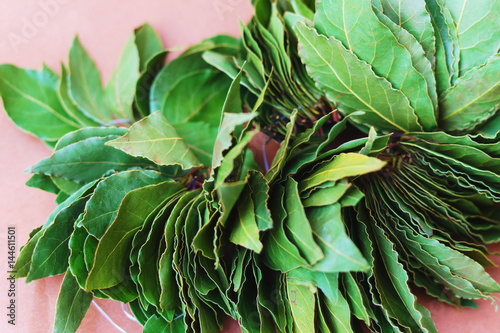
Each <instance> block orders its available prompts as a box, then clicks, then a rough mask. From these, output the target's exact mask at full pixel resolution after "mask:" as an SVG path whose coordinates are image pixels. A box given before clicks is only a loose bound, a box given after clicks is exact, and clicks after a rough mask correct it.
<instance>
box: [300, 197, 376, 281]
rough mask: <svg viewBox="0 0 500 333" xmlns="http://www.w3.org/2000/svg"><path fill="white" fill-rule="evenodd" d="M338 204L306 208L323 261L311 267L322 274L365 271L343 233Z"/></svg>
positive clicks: (356, 249) (360, 257)
mask: <svg viewBox="0 0 500 333" xmlns="http://www.w3.org/2000/svg"><path fill="white" fill-rule="evenodd" d="M340 208H341V207H340V205H339V204H333V205H329V206H324V207H313V208H309V209H308V210H307V211H306V213H307V218H308V220H309V222H310V223H311V228H312V231H313V234H314V239H315V240H316V243H317V244H318V245H319V247H320V248H321V250H322V251H323V253H324V258H323V259H322V260H320V261H319V262H318V263H316V264H315V265H313V266H312V267H311V269H312V270H315V271H321V272H330V273H335V272H348V271H366V270H367V269H368V268H369V265H368V263H367V261H366V259H365V258H364V257H363V255H362V254H361V252H360V251H359V250H358V248H357V246H356V245H355V244H354V242H353V241H352V240H351V239H350V238H349V236H348V235H347V232H346V230H345V225H344V222H343V221H342V215H341V213H340Z"/></svg>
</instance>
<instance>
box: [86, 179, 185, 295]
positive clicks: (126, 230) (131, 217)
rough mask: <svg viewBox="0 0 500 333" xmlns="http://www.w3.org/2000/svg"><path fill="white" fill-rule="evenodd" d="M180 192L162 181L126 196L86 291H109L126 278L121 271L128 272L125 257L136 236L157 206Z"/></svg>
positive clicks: (102, 244)
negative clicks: (107, 289)
mask: <svg viewBox="0 0 500 333" xmlns="http://www.w3.org/2000/svg"><path fill="white" fill-rule="evenodd" d="M183 189H184V187H183V186H182V185H179V184H177V183H174V182H164V183H160V184H157V185H149V186H145V187H141V188H138V189H135V190H132V191H130V192H129V193H127V194H126V195H125V197H124V198H123V200H122V202H121V204H120V208H119V210H118V213H117V215H116V218H115V220H114V221H113V223H112V224H111V225H110V226H109V228H108V229H107V230H106V232H105V234H104V235H103V236H102V238H101V240H100V242H99V246H98V247H97V251H96V259H95V261H94V266H93V267H92V270H91V271H90V274H89V276H88V278H87V282H86V288H87V290H93V289H105V288H110V287H112V286H114V285H116V284H118V283H119V282H121V281H122V280H123V279H124V278H125V277H126V275H125V273H124V272H126V271H127V269H128V266H127V263H128V254H129V251H130V248H131V245H132V238H133V237H134V235H135V233H136V232H137V231H138V230H139V228H140V227H141V226H142V225H143V223H144V220H145V219H146V218H147V217H148V215H149V214H150V213H151V212H152V211H153V210H154V209H155V208H156V206H157V205H159V204H160V203H161V202H162V201H163V200H164V199H165V198H166V197H168V196H171V195H173V194H175V193H176V192H180V191H182V190H183ZM120 273H121V274H120Z"/></svg>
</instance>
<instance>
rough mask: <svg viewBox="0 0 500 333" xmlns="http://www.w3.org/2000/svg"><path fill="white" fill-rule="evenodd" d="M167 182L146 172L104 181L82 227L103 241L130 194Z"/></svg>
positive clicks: (87, 210) (113, 176)
mask: <svg viewBox="0 0 500 333" xmlns="http://www.w3.org/2000/svg"><path fill="white" fill-rule="evenodd" d="M165 180H167V179H165V178H164V177H163V176H162V175H161V174H160V173H158V172H155V171H145V170H133V171H124V172H120V173H116V174H114V175H112V176H110V177H108V178H106V179H104V180H103V181H101V182H100V183H99V184H98V185H97V187H96V189H95V191H94V194H93V195H92V197H91V198H90V200H89V201H88V203H87V205H86V207H85V215H84V217H83V219H82V221H81V222H80V225H83V226H84V227H85V228H86V229H87V230H88V232H89V233H90V234H91V235H93V236H95V237H97V238H98V239H101V237H102V236H103V235H104V234H105V232H106V230H107V229H108V228H109V226H110V225H111V224H112V222H113V221H114V220H115V217H116V215H117V214H118V209H119V207H120V204H121V202H122V200H123V198H124V197H125V196H126V194H127V193H128V192H130V191H132V190H134V189H137V188H141V187H143V186H148V185H153V184H158V183H161V182H163V181H165Z"/></svg>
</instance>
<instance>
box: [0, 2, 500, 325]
mask: <svg viewBox="0 0 500 333" xmlns="http://www.w3.org/2000/svg"><path fill="white" fill-rule="evenodd" d="M251 14H252V8H251V6H250V0H186V1H176V0H154V1H153V0H150V1H117V0H108V1H96V0H87V1H83V0H39V1H34V0H23V1H17V2H14V1H5V0H4V1H0V63H13V64H15V65H17V66H20V67H27V68H33V69H39V68H41V66H42V63H43V62H45V63H46V64H47V65H48V66H49V67H51V68H52V69H54V70H56V71H57V72H58V71H59V63H60V61H65V62H67V54H68V51H69V48H70V46H71V42H72V40H73V37H74V35H75V34H78V35H79V36H80V40H81V41H82V43H83V45H84V46H85V47H86V48H87V50H88V51H89V53H90V55H91V56H92V57H93V58H94V59H95V61H96V63H97V65H98V67H99V68H100V70H101V72H102V75H103V80H104V82H107V80H109V77H110V76H111V72H112V71H113V69H114V68H115V66H116V64H117V62H118V58H119V55H120V53H121V50H122V48H123V47H124V45H125V43H126V41H127V39H128V37H129V35H130V34H131V33H132V30H133V29H134V28H135V27H137V26H139V25H141V24H142V23H144V22H149V23H150V24H152V25H153V27H154V28H155V29H156V30H157V31H158V32H159V34H160V35H161V37H162V39H163V42H164V44H165V46H166V47H168V48H170V47H174V46H178V45H182V46H188V45H190V44H192V43H196V42H198V41H200V40H201V39H202V38H205V37H209V36H211V35H214V34H216V33H227V34H232V35H238V34H239V29H238V19H239V18H241V19H242V20H243V21H247V20H248V19H249V18H250V16H251ZM30 25H31V26H30ZM30 28H31V30H30ZM0 104H1V103H0ZM49 155H50V149H49V148H47V147H46V146H45V145H44V144H43V143H42V142H40V141H38V140H37V139H36V138H34V137H32V136H31V135H29V134H26V133H23V132H22V131H21V130H19V129H18V128H16V127H15V126H14V125H13V123H12V122H11V121H10V120H9V119H8V117H7V116H6V114H5V112H4V110H3V107H1V106H0V156H1V160H0V277H1V278H0V309H1V310H0V328H1V329H3V332H5V331H6V332H23V333H24V332H34V333H38V332H40V333H44V332H51V331H52V325H53V324H52V322H53V318H54V311H55V303H56V299H57V295H58V292H59V286H60V283H61V281H62V276H57V277H53V278H47V279H43V280H39V281H34V282H32V283H31V284H30V285H27V284H26V283H25V281H24V279H22V280H19V281H17V285H16V326H12V325H9V324H8V323H7V320H8V317H7V316H6V314H7V309H6V307H7V306H8V302H9V298H8V296H7V293H8V289H9V287H8V283H7V282H8V281H7V280H6V277H7V270H8V269H7V266H6V265H7V227H8V226H15V227H16V239H17V248H18V249H19V247H20V246H21V245H23V244H24V242H25V241H26V240H27V237H28V233H29V232H30V231H31V229H33V228H35V227H36V226H38V225H40V224H42V223H43V222H44V221H45V219H46V217H47V216H48V215H49V213H50V212H51V211H52V209H53V208H54V207H55V203H54V196H53V195H51V194H47V193H45V192H43V191H40V190H36V189H32V188H29V187H27V186H25V185H24V183H25V182H26V181H27V180H28V178H29V175H27V174H24V172H23V171H24V170H26V169H27V168H28V167H29V166H31V165H33V164H35V163H36V162H37V161H39V160H40V159H42V158H45V157H48V156H49ZM492 249H493V250H496V251H499V252H500V246H499V245H496V246H493V247H492ZM493 260H494V261H495V262H496V263H497V264H500V260H499V258H493ZM488 271H489V272H490V273H492V275H493V277H494V278H495V279H496V280H497V281H500V269H498V268H493V269H488ZM420 294H422V293H421V292H420V293H419V295H420ZM496 299H497V300H498V302H499V303H500V297H499V296H498V295H496ZM420 300H421V303H422V304H423V305H425V306H426V307H428V308H429V309H430V311H431V314H432V318H433V319H434V320H435V321H436V324H437V327H438V330H439V332H442V333H451V332H453V333H460V332H464V333H465V332H500V313H495V311H494V307H493V306H492V305H491V304H490V303H489V302H484V301H482V302H479V303H480V310H472V309H462V310H457V309H455V308H453V307H450V306H447V305H444V304H441V303H439V302H437V301H434V300H432V299H430V298H427V297H422V298H421V299H420ZM97 303H98V304H99V306H101V307H102V308H103V310H104V311H105V312H106V313H107V314H108V315H109V316H110V317H111V318H112V319H113V320H114V321H115V322H116V324H118V325H119V326H120V327H121V328H122V329H123V330H125V331H126V332H129V333H134V332H140V331H141V326H140V325H138V324H137V323H134V322H133V321H131V320H130V319H128V318H127V317H126V316H125V315H124V314H123V311H122V307H121V305H120V303H117V302H113V301H103V300H97ZM78 332H80V333H86V332H89V333H90V332H92V333H94V332H108V333H112V332H119V331H118V330H117V329H116V328H115V327H113V326H112V325H111V324H110V323H109V322H108V321H107V320H106V319H105V318H104V317H103V316H102V315H101V314H100V313H99V312H98V311H97V309H96V308H95V307H94V306H93V305H91V307H90V309H89V311H88V313H87V316H86V318H85V319H84V321H83V323H82V326H81V327H80V329H79V331H78ZM225 332H240V330H239V329H238V325H237V324H236V323H235V322H232V321H227V322H226V325H225Z"/></svg>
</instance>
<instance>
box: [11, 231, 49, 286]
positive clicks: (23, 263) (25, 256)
mask: <svg viewBox="0 0 500 333" xmlns="http://www.w3.org/2000/svg"><path fill="white" fill-rule="evenodd" d="M42 235H43V229H42V227H39V228H36V229H34V230H33V231H32V232H31V234H30V238H29V240H28V241H27V242H26V244H25V245H24V246H23V247H22V249H21V250H20V251H19V255H18V256H17V259H16V263H15V264H14V269H13V270H12V272H14V273H12V274H11V276H13V277H14V278H16V279H18V278H22V277H26V276H27V275H28V273H29V271H30V268H31V258H32V256H33V251H34V250H35V246H36V244H37V242H38V240H39V239H40V237H41V236H42Z"/></svg>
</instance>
